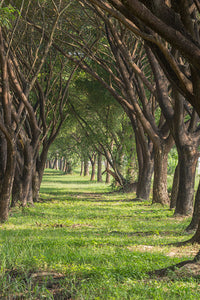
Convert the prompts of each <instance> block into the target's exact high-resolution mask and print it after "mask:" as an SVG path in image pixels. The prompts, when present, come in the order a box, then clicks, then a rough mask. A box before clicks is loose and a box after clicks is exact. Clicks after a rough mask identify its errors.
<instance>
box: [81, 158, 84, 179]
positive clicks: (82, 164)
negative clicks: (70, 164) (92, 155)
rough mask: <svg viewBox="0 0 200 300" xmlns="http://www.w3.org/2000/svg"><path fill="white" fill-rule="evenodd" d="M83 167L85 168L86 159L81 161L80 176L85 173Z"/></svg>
mask: <svg viewBox="0 0 200 300" xmlns="http://www.w3.org/2000/svg"><path fill="white" fill-rule="evenodd" d="M83 169H84V161H83V160H82V161H81V171H80V176H82V175H83Z"/></svg>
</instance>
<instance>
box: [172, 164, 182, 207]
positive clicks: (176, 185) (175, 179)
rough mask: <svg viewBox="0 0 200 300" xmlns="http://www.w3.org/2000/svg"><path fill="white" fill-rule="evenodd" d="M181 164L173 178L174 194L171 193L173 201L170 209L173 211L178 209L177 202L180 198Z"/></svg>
mask: <svg viewBox="0 0 200 300" xmlns="http://www.w3.org/2000/svg"><path fill="white" fill-rule="evenodd" d="M179 173H180V172H179V164H177V166H176V169H175V172H174V178H173V185H172V193H171V201H170V208H171V209H173V208H175V207H176V200H177V196H178V189H179Z"/></svg>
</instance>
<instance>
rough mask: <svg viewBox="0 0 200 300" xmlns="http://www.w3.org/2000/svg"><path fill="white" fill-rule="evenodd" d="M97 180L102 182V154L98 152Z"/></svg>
mask: <svg viewBox="0 0 200 300" xmlns="http://www.w3.org/2000/svg"><path fill="white" fill-rule="evenodd" d="M97 181H98V182H102V181H103V179H102V154H101V153H98V169H97Z"/></svg>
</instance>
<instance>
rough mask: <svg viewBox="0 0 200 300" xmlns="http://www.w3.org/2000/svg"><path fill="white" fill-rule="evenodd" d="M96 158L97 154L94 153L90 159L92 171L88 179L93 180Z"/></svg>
mask: <svg viewBox="0 0 200 300" xmlns="http://www.w3.org/2000/svg"><path fill="white" fill-rule="evenodd" d="M96 158H97V156H96V154H95V155H94V157H93V158H92V159H91V160H90V162H91V165H92V173H91V177H90V181H94V180H95V171H96Z"/></svg>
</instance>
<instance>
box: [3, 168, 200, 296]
mask: <svg viewBox="0 0 200 300" xmlns="http://www.w3.org/2000/svg"><path fill="white" fill-rule="evenodd" d="M110 191H111V190H110V187H109V186H107V185H105V184H104V183H101V184H100V183H96V182H93V183H91V182H90V181H89V178H81V177H79V176H78V175H76V174H75V175H63V174H62V173H61V172H55V171H51V170H47V171H46V172H45V176H44V180H43V183H42V188H41V192H40V202H39V203H36V204H35V206H34V207H28V208H24V209H22V208H15V209H13V210H12V211H11V216H10V218H9V221H8V222H7V223H6V224H3V225H1V226H0V229H1V234H0V262H1V272H0V299H84V300H85V299H134V300H135V299H187V300H188V299H200V296H199V294H200V283H199V278H200V277H198V276H193V274H191V275H188V274H187V273H182V274H181V276H179V275H177V273H175V272H170V273H169V274H168V276H167V277H165V278H158V277H155V276H154V277H150V276H149V275H148V272H149V271H152V270H155V269H159V268H164V267H167V266H170V265H172V264H175V263H178V262H180V261H182V260H185V259H190V258H193V257H194V255H195V254H196V252H197V251H198V246H195V245H193V246H191V245H189V246H184V247H180V248H177V247H175V246H169V245H167V244H169V243H173V242H177V241H182V240H187V239H188V238H189V237H190V235H188V234H186V233H185V231H184V229H185V228H186V226H187V224H188V223H189V221H190V219H189V218H174V217H173V211H171V210H169V209H168V208H167V207H161V206H160V205H153V206H152V205H151V204H150V202H140V201H135V200H134V197H135V195H134V194H123V193H118V194H117V193H109V192H110Z"/></svg>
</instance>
